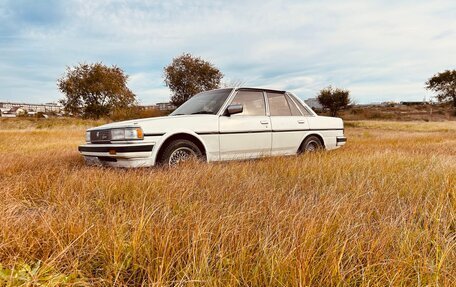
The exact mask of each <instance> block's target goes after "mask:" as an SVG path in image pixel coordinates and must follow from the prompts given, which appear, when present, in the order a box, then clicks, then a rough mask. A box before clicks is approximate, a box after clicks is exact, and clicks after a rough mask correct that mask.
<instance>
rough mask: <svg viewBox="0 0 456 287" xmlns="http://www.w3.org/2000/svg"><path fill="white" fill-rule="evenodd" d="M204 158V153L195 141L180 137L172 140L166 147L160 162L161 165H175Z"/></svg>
mask: <svg viewBox="0 0 456 287" xmlns="http://www.w3.org/2000/svg"><path fill="white" fill-rule="evenodd" d="M203 158H204V155H203V153H202V152H201V150H200V149H199V148H198V146H197V145H196V144H195V143H193V142H191V141H189V140H184V139H180V140H174V141H172V142H171V143H170V144H169V145H168V146H167V147H165V150H164V151H163V153H162V156H161V157H160V160H159V162H160V164H161V165H165V166H175V165H177V164H179V163H182V162H186V161H189V160H201V159H203Z"/></svg>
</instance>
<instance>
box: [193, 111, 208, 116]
mask: <svg viewBox="0 0 456 287" xmlns="http://www.w3.org/2000/svg"><path fill="white" fill-rule="evenodd" d="M191 114H192V115H196V114H201V115H212V112H209V111H199V112H194V113H191Z"/></svg>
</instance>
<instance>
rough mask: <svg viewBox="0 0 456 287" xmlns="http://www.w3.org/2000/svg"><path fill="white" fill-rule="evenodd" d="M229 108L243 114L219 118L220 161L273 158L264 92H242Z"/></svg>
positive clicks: (269, 122)
mask: <svg viewBox="0 0 456 287" xmlns="http://www.w3.org/2000/svg"><path fill="white" fill-rule="evenodd" d="M230 104H241V105H242V106H243V112H242V113H239V114H234V115H231V116H224V115H222V116H220V117H219V132H220V159H221V160H230V159H247V158H257V157H261V156H268V155H270V154H271V140H272V139H271V137H272V135H271V121H270V118H269V117H268V116H266V104H265V98H264V94H263V92H261V91H245V90H239V91H238V92H237V93H236V95H235V96H234V98H233V100H232V101H231V103H230Z"/></svg>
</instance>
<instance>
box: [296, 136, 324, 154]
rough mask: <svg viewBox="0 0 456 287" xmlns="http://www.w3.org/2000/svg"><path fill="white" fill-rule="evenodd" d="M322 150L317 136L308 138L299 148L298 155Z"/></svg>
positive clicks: (321, 144)
mask: <svg viewBox="0 0 456 287" xmlns="http://www.w3.org/2000/svg"><path fill="white" fill-rule="evenodd" d="M323 148H324V146H323V143H322V142H321V140H320V138H319V137H317V136H309V137H307V138H306V139H305V140H304V142H303V143H302V144H301V146H300V147H299V153H304V152H314V151H319V150H322V149H323Z"/></svg>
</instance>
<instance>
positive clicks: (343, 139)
mask: <svg viewBox="0 0 456 287" xmlns="http://www.w3.org/2000/svg"><path fill="white" fill-rule="evenodd" d="M346 142H347V138H346V137H336V146H343V145H344V144H345V143H346Z"/></svg>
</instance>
